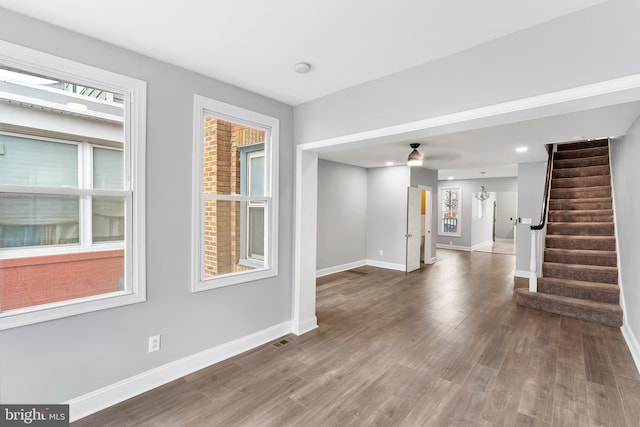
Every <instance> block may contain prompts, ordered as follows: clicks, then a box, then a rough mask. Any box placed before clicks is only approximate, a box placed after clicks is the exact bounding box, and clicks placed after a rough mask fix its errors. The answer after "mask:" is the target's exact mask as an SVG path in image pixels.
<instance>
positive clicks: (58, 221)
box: [0, 42, 146, 329]
mask: <svg viewBox="0 0 640 427" xmlns="http://www.w3.org/2000/svg"><path fill="white" fill-rule="evenodd" d="M145 92H146V87H145V84H144V82H141V81H138V80H135V79H131V78H128V77H125V76H121V75H117V74H114V73H110V72H106V71H103V70H99V69H95V68H92V67H88V66H84V65H82V64H78V63H75V62H71V61H68V60H64V59H61V58H57V57H54V56H51V55H47V54H44V53H41V52H37V51H33V50H30V49H25V48H22V47H19V46H16V45H12V44H9V43H4V42H0V329H4V328H9V327H13V326H19V325H24V324H29V323H34V322H39V321H43V320H49V319H54V318H58V317H63V316H69V315H73V314H78V313H84V312H88V311H93V310H99V309H104V308H109V307H115V306H119V305H123V304H130V303H134V302H139V301H143V300H144V299H145V286H144V272H145V268H144V259H145V257H144V128H145V125H144V114H145Z"/></svg>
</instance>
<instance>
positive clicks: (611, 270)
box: [542, 261, 618, 285]
mask: <svg viewBox="0 0 640 427" xmlns="http://www.w3.org/2000/svg"><path fill="white" fill-rule="evenodd" d="M542 277H554V278H556V279H569V280H580V281H584V282H599V283H611V284H614V285H617V284H618V268H617V267H610V266H602V265H581V264H562V263H557V262H546V261H545V262H543V263H542Z"/></svg>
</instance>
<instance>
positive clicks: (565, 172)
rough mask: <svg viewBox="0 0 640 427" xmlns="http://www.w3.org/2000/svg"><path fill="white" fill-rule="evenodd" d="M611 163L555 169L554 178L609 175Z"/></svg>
mask: <svg viewBox="0 0 640 427" xmlns="http://www.w3.org/2000/svg"><path fill="white" fill-rule="evenodd" d="M609 174H610V170H609V165H606V166H590V167H585V168H566V169H554V170H553V175H552V178H553V179H556V178H577V177H581V176H582V177H588V176H602V175H609Z"/></svg>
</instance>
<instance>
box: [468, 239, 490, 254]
mask: <svg viewBox="0 0 640 427" xmlns="http://www.w3.org/2000/svg"><path fill="white" fill-rule="evenodd" d="M487 245H493V240H487V241H486V242H482V243H478V244H477V245H473V246H471V250H472V251H475V250H476V249H478V248H481V247H483V246H487Z"/></svg>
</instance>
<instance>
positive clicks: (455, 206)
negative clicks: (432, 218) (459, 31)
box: [439, 187, 462, 236]
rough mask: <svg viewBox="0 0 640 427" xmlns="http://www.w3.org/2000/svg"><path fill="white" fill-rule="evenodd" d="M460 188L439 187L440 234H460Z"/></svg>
mask: <svg viewBox="0 0 640 427" xmlns="http://www.w3.org/2000/svg"><path fill="white" fill-rule="evenodd" d="M461 212H462V189H461V188H460V187H443V188H440V230H439V234H440V235H448V236H460V235H461V234H460V220H461Z"/></svg>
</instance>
